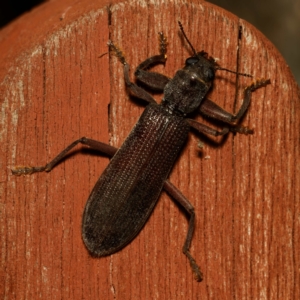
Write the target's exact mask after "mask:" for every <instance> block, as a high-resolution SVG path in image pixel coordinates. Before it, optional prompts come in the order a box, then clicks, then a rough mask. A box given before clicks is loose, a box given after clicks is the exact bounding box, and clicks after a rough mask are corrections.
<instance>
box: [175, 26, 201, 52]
mask: <svg viewBox="0 0 300 300" xmlns="http://www.w3.org/2000/svg"><path fill="white" fill-rule="evenodd" d="M178 25H179V28H180V30H181V32H182V34H183V36H184V38H185V39H186V41H187V42H188V44H189V45H190V47H191V48H192V50H193V52H194V55H195V56H197V52H196V50H195V48H194V47H193V45H192V43H191V42H190V41H189V39H188V37H187V36H186V34H185V32H184V29H183V26H182V24H181V22H180V21H178Z"/></svg>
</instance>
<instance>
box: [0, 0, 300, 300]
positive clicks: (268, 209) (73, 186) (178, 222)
mask: <svg viewBox="0 0 300 300" xmlns="http://www.w3.org/2000/svg"><path fill="white" fill-rule="evenodd" d="M109 3H110V5H109ZM177 20H181V22H182V23H183V24H184V27H185V30H186V32H187V35H188V36H189V38H190V40H191V41H192V43H193V45H194V47H195V48H197V49H198V50H202V49H204V50H206V51H207V52H208V53H209V54H210V55H211V56H213V57H215V58H217V59H218V61H219V63H220V65H222V66H223V67H226V68H230V69H233V70H236V69H238V70H239V71H240V72H246V73H251V74H253V75H254V77H255V78H261V77H264V78H270V79H271V83H272V84H271V85H269V86H267V87H266V88H262V89H260V90H258V91H256V92H255V93H254V94H253V99H252V103H251V107H250V109H249V111H248V113H247V115H246V117H245V118H244V120H243V124H244V125H245V126H248V125H249V126H251V127H253V128H254V129H255V134H254V135H252V136H243V135H235V136H233V135H232V134H230V135H229V136H228V137H227V138H226V139H225V141H224V142H223V143H219V145H218V143H213V142H210V141H209V140H207V139H205V138H204V137H199V136H195V135H194V134H191V135H190V138H189V141H188V143H187V146H186V148H185V150H184V151H183V152H182V155H181V156H180V158H179V160H178V161H177V163H176V165H175V167H174V170H173V172H172V174H171V176H170V177H171V181H172V182H173V183H174V184H175V185H176V186H177V187H178V188H179V189H180V190H181V191H182V192H183V194H184V195H185V196H186V197H187V198H189V199H190V201H191V203H192V204H193V205H194V207H195V211H196V228H195V234H194V238H193V241H192V247H191V252H192V254H193V256H194V257H195V258H196V260H197V262H198V263H199V265H200V266H201V268H202V271H203V273H204V281H203V282H202V283H197V282H196V281H194V280H193V276H192V273H191V270H190V267H189V265H188V261H187V259H186V257H185V256H184V255H183V254H182V252H181V249H182V245H183V242H184V238H185V234H186V231H187V221H186V219H185V216H184V215H183V213H182V212H181V211H180V210H179V209H178V207H177V206H176V205H174V203H173V202H172V201H170V199H169V197H168V196H167V195H166V194H165V193H162V196H161V199H160V201H159V203H158V205H157V207H156V209H155V211H154V213H153V215H152V216H151V217H150V219H149V221H148V223H147V224H146V226H145V227H144V229H143V230H142V232H141V233H140V234H139V236H138V237H137V238H136V239H135V240H134V241H133V242H132V243H131V244H129V245H128V246H127V247H126V248H125V249H123V250H122V251H120V252H118V253H116V254H114V255H112V256H109V257H105V258H100V259H95V258H92V257H91V256H90V255H89V254H88V252H87V250H86V248H85V246H84V244H83V242H82V239H81V217H82V212H83V208H84V205H85V202H86V199H87V198H88V196H89V192H90V191H91V189H92V187H93V185H94V184H95V182H96V180H97V178H98V176H99V175H100V174H101V172H102V171H103V169H104V168H105V166H106V165H107V163H108V160H107V158H104V157H100V156H97V155H89V154H90V153H91V152H89V151H84V152H82V151H80V150H79V149H80V147H78V148H77V151H75V153H76V155H71V156H69V157H68V159H66V160H65V161H64V162H63V163H61V164H60V165H59V166H57V167H56V168H55V169H54V170H53V171H52V172H50V173H40V174H33V175H31V176H21V177H15V176H12V175H11V173H10V168H11V167H13V166H18V165H43V164H45V163H46V162H48V161H49V160H50V159H52V158H53V157H54V156H55V155H56V154H57V153H58V152H59V151H61V150H62V149H63V148H64V147H66V146H67V145H68V144H69V143H71V142H72V141H73V140H75V139H77V138H79V137H81V136H88V137H91V138H93V139H97V140H101V141H104V142H109V143H111V144H112V145H114V146H120V145H121V144H122V142H123V140H124V138H125V137H126V136H127V135H128V133H129V131H130V129H131V128H132V126H133V125H134V124H135V122H136V121H137V119H138V117H139V116H140V114H141V112H142V110H143V106H142V105H139V104H138V103H135V102H134V101H132V100H129V99H128V96H127V94H126V91H125V90H124V82H123V70H122V65H121V64H120V63H119V62H118V61H117V58H116V57H109V55H104V56H102V57H101V58H99V55H101V54H103V53H105V52H107V51H108V50H107V45H106V43H107V41H108V39H109V38H110V39H112V40H113V41H115V42H116V43H117V44H118V45H119V46H121V48H122V49H123V50H124V52H125V55H126V58H127V60H128V62H129V63H130V64H131V66H132V70H133V69H134V67H135V66H137V64H138V63H139V62H141V61H142V60H143V59H145V58H146V57H148V56H150V55H153V54H156V53H158V35H157V33H158V32H159V31H161V30H163V31H164V32H165V34H166V35H167V37H168V41H169V45H168V61H167V64H166V66H165V67H163V66H160V67H157V70H158V71H160V72H163V73H165V74H167V75H169V76H170V77H172V76H173V74H174V72H175V71H176V70H177V69H179V68H181V67H182V65H183V64H184V61H185V58H186V57H188V56H189V49H188V47H187V46H186V44H184V43H182V40H181V39H180V37H179V34H178V26H177ZM239 26H241V28H242V31H241V32H242V34H241V35H240V38H239ZM217 74H218V76H217V78H216V80H215V85H214V88H213V90H212V91H211V92H210V94H209V98H210V99H213V100H214V101H215V102H217V103H218V104H219V105H222V106H224V107H225V108H226V109H227V110H229V111H236V109H237V107H238V106H239V105H240V104H241V98H242V91H243V88H244V87H245V86H246V85H247V84H249V83H251V80H250V79H249V78H243V77H239V78H238V81H237V80H236V76H235V75H234V74H230V73H226V72H221V71H220V72H218V73H217ZM160 97H161V96H158V97H157V99H160ZM0 104H1V120H0V124H1V130H0V155H1V161H0V163H1V168H0V195H1V196H0V197H1V208H0V209H1V210H0V213H1V227H0V228H1V269H0V272H1V277H0V278H1V283H0V295H1V299H37V298H41V299H122V300H123V299H299V298H300V288H299V281H300V278H299V268H300V258H299V248H300V237H299V223H300V219H299V214H300V209H299V194H300V191H299V190H300V188H299V186H300V180H299V171H300V163H299V161H300V160H299V140H300V137H299V128H300V122H299V121H300V117H299V116H300V105H299V88H298V86H297V84H296V83H295V80H294V78H293V77H292V75H291V73H290V71H289V69H288V67H287V66H286V63H285V62H284V60H283V59H282V57H281V56H280V54H279V53H278V51H277V50H276V49H275V48H274V46H273V45H272V44H271V43H270V42H269V41H268V40H267V39H266V38H265V37H264V36H263V35H262V34H261V33H260V32H258V31H257V30H256V29H255V28H253V27H252V26H251V25H249V24H248V23H247V22H245V21H243V20H241V19H239V18H238V17H236V16H234V15H232V14H230V13H228V12H226V11H224V10H222V9H220V8H218V7H216V6H213V5H211V4H209V3H206V2H203V1H200V0H198V1H197V0H194V1H192V2H190V1H183V0H181V1H180V0H176V1H159V0H156V1H154V0H152V1H128V2H117V1H115V3H114V1H113V2H112V1H110V2H108V1H102V0H99V1H95V0H93V1H92V0H80V1H76V2H74V1H71V0H60V1H58V0H53V1H50V2H47V3H45V4H44V5H42V6H40V7H38V8H37V9H35V10H33V11H32V12H30V13H28V14H26V15H24V16H22V17H21V18H19V19H18V20H16V21H15V22H13V23H11V24H10V25H8V26H7V27H6V28H4V29H3V30H2V31H1V32H0ZM197 119H198V118H197ZM198 120H201V119H200V118H199V119H198ZM199 138H200V139H202V140H203V141H204V142H205V144H204V148H203V149H199V148H198V147H197V143H198V140H199ZM219 141H221V139H220V140H219ZM92 154H95V153H94V152H92Z"/></svg>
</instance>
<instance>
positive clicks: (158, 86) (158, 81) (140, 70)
mask: <svg viewBox="0 0 300 300" xmlns="http://www.w3.org/2000/svg"><path fill="white" fill-rule="evenodd" d="M159 41H160V54H159V55H154V56H151V57H149V58H147V59H146V60H145V61H143V62H142V63H141V64H139V65H138V67H137V68H136V70H135V73H134V75H135V76H136V78H137V80H138V81H140V82H142V83H143V84H145V85H146V86H147V87H149V88H150V89H152V90H154V91H157V92H163V90H164V88H165V86H166V84H167V83H168V82H169V81H170V78H168V77H167V76H165V75H163V74H160V73H156V72H150V71H148V69H149V68H151V67H153V66H155V65H158V64H165V62H166V60H167V55H166V52H167V38H166V37H165V36H164V34H163V33H162V32H160V33H159Z"/></svg>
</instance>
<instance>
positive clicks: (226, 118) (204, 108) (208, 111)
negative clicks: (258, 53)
mask: <svg viewBox="0 0 300 300" xmlns="http://www.w3.org/2000/svg"><path fill="white" fill-rule="evenodd" d="M270 83H271V82H270V80H269V79H268V80H258V81H256V82H254V83H252V84H251V85H250V86H248V87H246V88H245V91H244V100H243V103H242V106H241V108H240V109H239V111H238V112H237V114H236V115H233V114H231V113H229V112H227V111H226V110H224V109H223V108H221V107H220V106H218V105H217V104H216V103H214V102H213V101H211V100H209V99H204V100H203V102H202V103H201V105H200V108H199V109H200V112H201V113H202V114H203V115H205V116H207V117H211V118H214V119H216V120H219V121H223V122H226V123H229V124H235V123H236V122H237V121H238V120H239V119H240V118H241V117H242V116H243V115H244V114H245V112H246V110H247V108H248V107H249V104H250V101H251V95H252V92H253V91H255V90H256V89H258V88H260V87H263V86H266V85H267V84H270Z"/></svg>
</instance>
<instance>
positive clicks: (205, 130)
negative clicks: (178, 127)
mask: <svg viewBox="0 0 300 300" xmlns="http://www.w3.org/2000/svg"><path fill="white" fill-rule="evenodd" d="M186 120H187V122H188V123H189V124H190V126H191V127H192V128H194V129H196V130H197V131H198V132H200V133H205V134H209V135H213V136H219V135H224V134H226V133H228V132H229V128H228V127H224V128H223V130H222V131H218V130H216V129H213V128H211V127H209V126H206V125H204V124H202V123H199V122H197V121H195V120H193V119H186Z"/></svg>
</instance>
